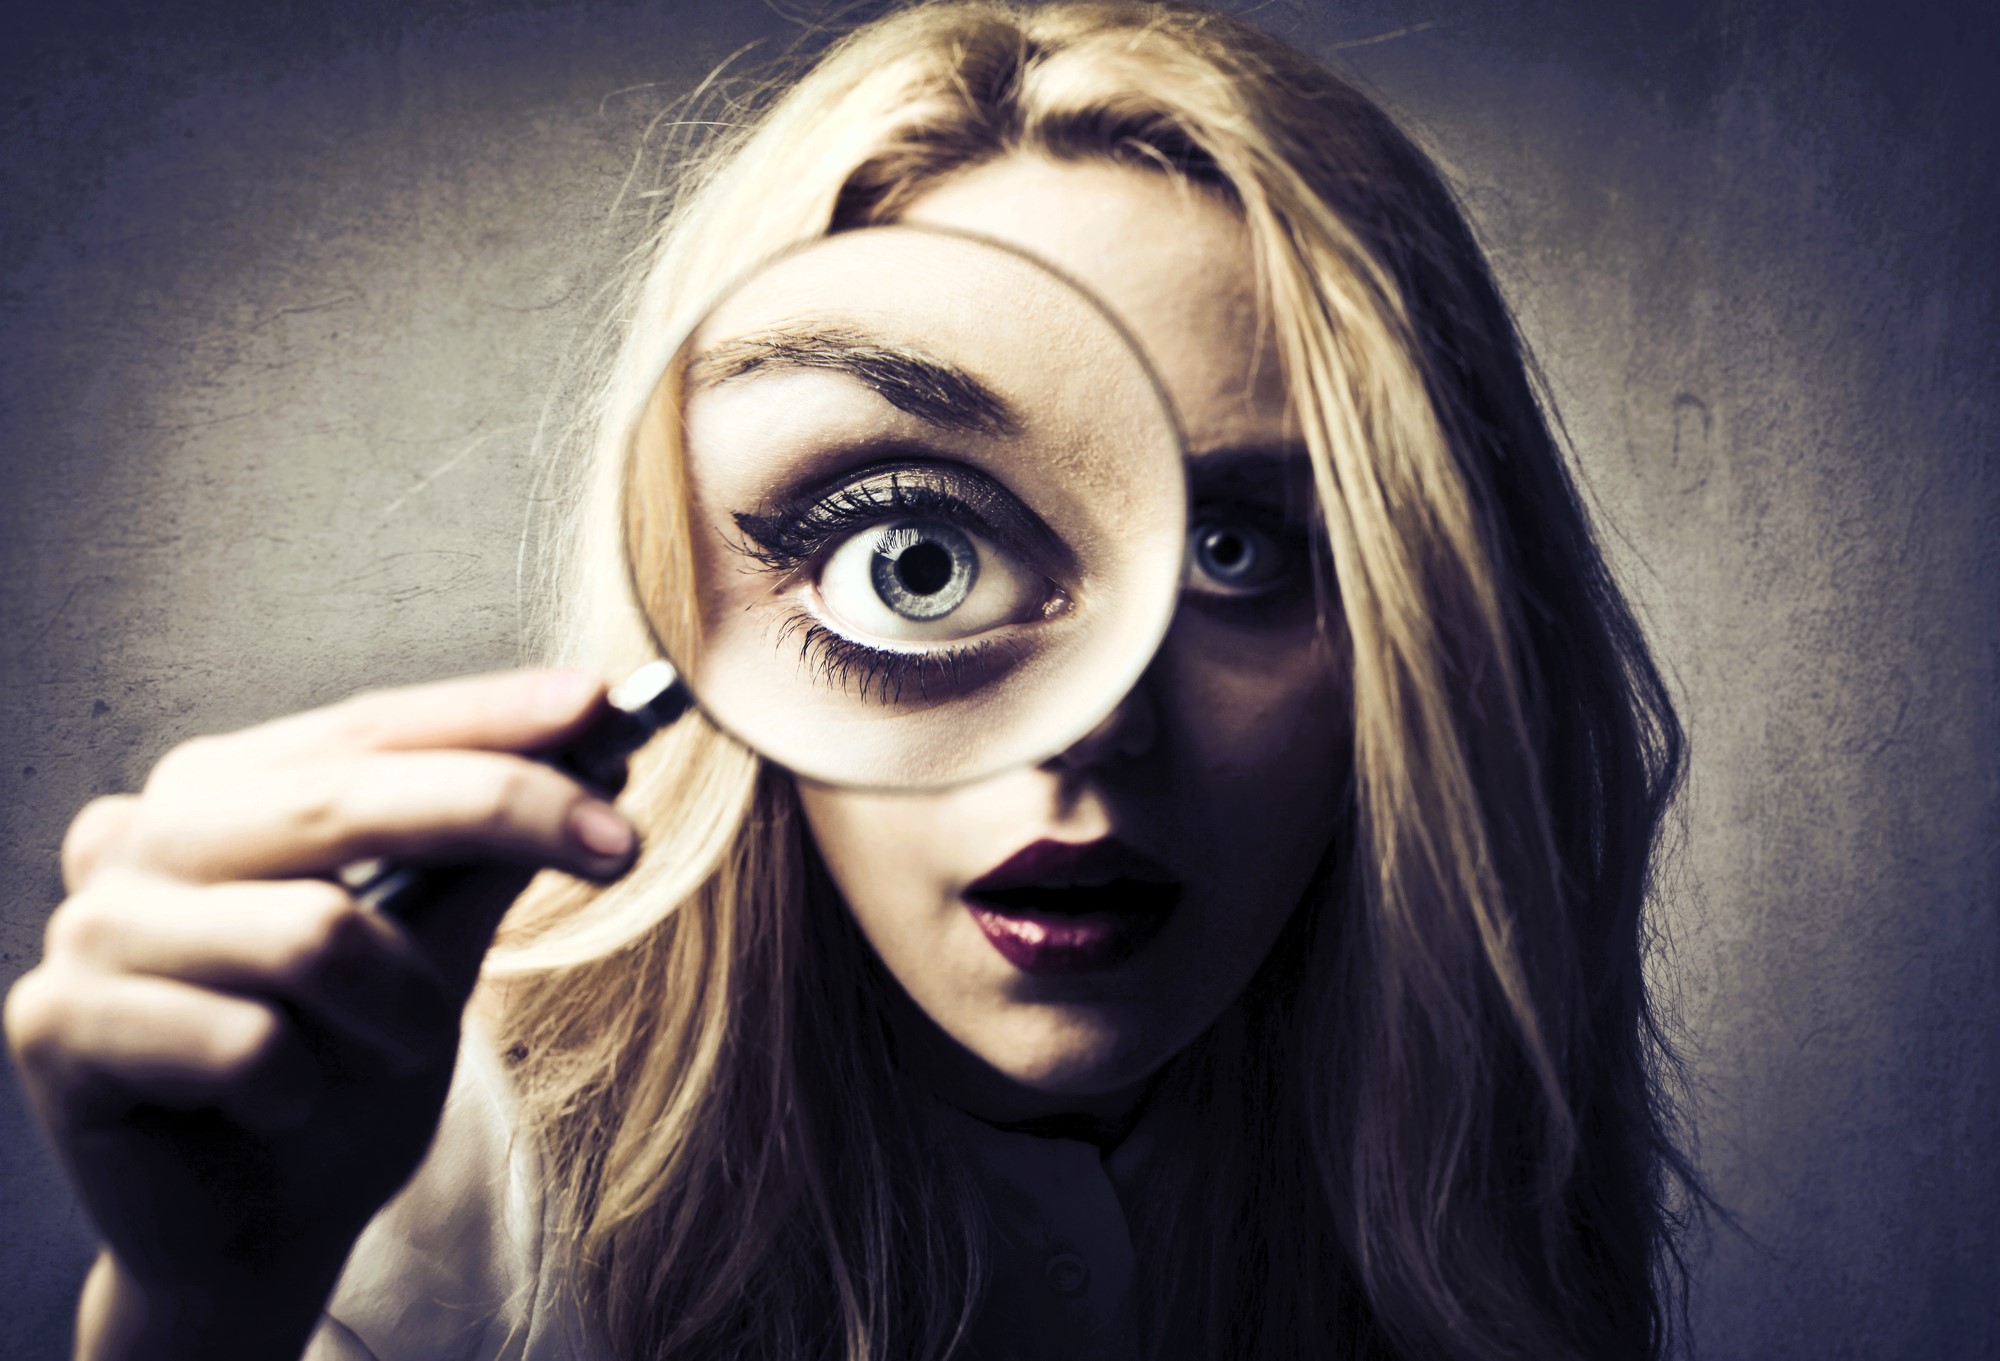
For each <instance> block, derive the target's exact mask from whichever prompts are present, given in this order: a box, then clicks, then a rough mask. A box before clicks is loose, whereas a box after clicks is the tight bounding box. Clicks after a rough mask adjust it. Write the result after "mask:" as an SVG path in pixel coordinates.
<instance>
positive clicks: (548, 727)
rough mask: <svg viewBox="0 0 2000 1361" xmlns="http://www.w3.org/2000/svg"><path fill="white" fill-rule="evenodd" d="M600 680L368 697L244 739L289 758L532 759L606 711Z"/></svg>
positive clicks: (471, 679)
mask: <svg viewBox="0 0 2000 1361" xmlns="http://www.w3.org/2000/svg"><path fill="white" fill-rule="evenodd" d="M605 693H606V691H605V685H604V681H603V680H602V678H600V677H597V676H593V675H591V674H589V673H588V672H584V671H573V670H562V669H542V670H525V671H498V672H492V673H489V674H487V675H481V676H462V677H459V678H457V679H454V680H446V681H433V682H429V683H426V684H422V685H406V686H398V687H395V688H393V689H382V690H368V691H364V692H362V693H361V694H358V695H355V696H353V697H352V698H349V699H345V700H342V701H340V702H339V703H337V704H330V705H328V706H326V707H325V708H322V709H313V710H309V711H307V712H305V713H301V714H292V715H290V716H288V717H285V718H280V719H277V720H275V721H273V722H270V723H266V724H263V725H261V726H260V727H257V728H251V729H248V730H247V731H246V732H244V733H243V734H242V736H243V737H245V738H247V739H251V740H253V741H255V742H257V743H259V744H260V745H267V746H268V747H269V748H270V749H271V750H273V751H277V752H284V753H286V754H292V753H297V752H302V751H313V752H326V751H334V750H343V751H352V750H356V749H361V750H372V751H412V750H419V749H423V748H435V747H456V748H462V749H469V750H474V751H510V752H519V751H530V750H533V749H534V748H537V747H543V746H548V745H551V744H554V743H558V742H561V741H563V740H564V739H565V738H568V737H570V736H573V735H574V734H576V733H577V732H578V731H580V730H581V729H582V728H583V727H585V726H586V725H587V724H588V723H589V721H590V720H591V719H592V718H594V717H596V716H597V715H598V714H599V713H601V712H602V711H603V709H604V707H605V703H606V700H605Z"/></svg>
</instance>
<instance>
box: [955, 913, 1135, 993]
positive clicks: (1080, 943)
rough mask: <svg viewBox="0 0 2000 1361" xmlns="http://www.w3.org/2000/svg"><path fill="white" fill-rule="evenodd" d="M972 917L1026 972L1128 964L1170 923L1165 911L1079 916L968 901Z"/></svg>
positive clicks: (1069, 971) (1076, 970)
mask: <svg viewBox="0 0 2000 1361" xmlns="http://www.w3.org/2000/svg"><path fill="white" fill-rule="evenodd" d="M965 905H966V908H967V910H968V911H970V912H971V913H972V920H973V921H974V922H976V923H978V926H979V929H980V931H981V932H983V933H984V934H985V936H986V939H987V942H988V943H989V944H991V945H992V946H993V948H994V949H996V950H998V951H999V952H1000V954H1001V955H1002V957H1004V958H1005V959H1006V960H1007V962H1008V963H1009V964H1012V965H1013V966H1014V967H1015V968H1017V969H1019V970H1021V971H1022V972H1023V973H1032V974H1076V973H1091V972H1093V971H1095V970H1098V969H1109V968H1111V967H1113V966H1114V965H1118V964H1123V963H1124V962H1125V961H1126V960H1128V959H1130V958H1131V957H1132V956H1133V955H1135V954H1137V953H1138V952H1139V951H1140V950H1142V949H1144V948H1145V947H1146V944H1147V942H1149V941H1150V940H1152V939H1153V937H1154V936H1157V935H1158V934H1159V933H1160V928H1161V927H1163V926H1165V925H1166V924H1167V915H1168V914H1167V913H1165V912H1147V913H1135V912H1086V913H1081V914H1079V915H1076V916H1070V915H1068V914H1066V913H1065V914H1062V915H1057V914H1053V913H1040V912H1006V913H1002V912H997V911H995V910H994V909H993V908H992V907H990V906H987V905H985V904H983V903H981V902H980V901H979V900H978V899H977V898H970V899H967V900H966V904H965Z"/></svg>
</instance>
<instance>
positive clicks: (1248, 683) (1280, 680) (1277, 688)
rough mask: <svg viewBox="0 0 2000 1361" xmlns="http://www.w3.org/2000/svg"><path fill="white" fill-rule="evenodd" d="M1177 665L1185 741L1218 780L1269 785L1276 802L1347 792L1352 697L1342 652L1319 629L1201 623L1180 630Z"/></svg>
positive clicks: (1178, 717)
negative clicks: (1267, 628) (1319, 634)
mask: <svg viewBox="0 0 2000 1361" xmlns="http://www.w3.org/2000/svg"><path fill="white" fill-rule="evenodd" d="M1170 661H1171V665H1172V707H1173V710H1174V721H1175V723H1176V726H1177V727H1178V728H1179V732H1178V733H1177V734H1176V736H1177V738H1178V741H1179V742H1180V743H1181V744H1182V745H1184V746H1185V747H1186V749H1187V751H1188V754H1189V755H1190V756H1192V757H1193V759H1194V760H1195V761H1197V762H1198V763H1199V764H1200V766H1201V768H1202V769H1203V771H1205V772H1206V773H1207V775H1208V776H1209V778H1210V780H1212V781H1219V782H1225V783H1229V784H1233V785H1245V786H1251V787H1262V786H1266V785H1268V786H1269V791H1268V792H1269V793H1270V794H1271V796H1272V797H1274V798H1290V799H1296V798H1299V797H1300V796H1317V795H1320V794H1337V793H1338V792H1339V786H1340V785H1341V784H1342V782H1344V780H1345V778H1346V771H1347V750H1348V743H1347V729H1348V715H1347V709H1348V694H1347V685H1346V667H1345V665H1344V663H1343V661H1342V659H1341V658H1340V657H1339V655H1338V654H1337V652H1336V649H1335V648H1334V647H1333V646H1331V645H1330V644H1328V643H1326V642H1324V641H1323V640H1321V639H1319V638H1318V637H1317V636H1316V635H1315V634H1314V633H1313V632H1312V631H1311V630H1310V629H1285V630H1275V631H1259V630H1250V629H1237V628H1231V627H1229V626H1227V625H1223V624H1217V623H1212V622H1207V621H1202V620H1199V619H1192V620H1190V621H1188V623H1187V625H1185V626H1183V627H1177V629H1176V637H1175V639H1174V642H1173V646H1172V653H1171V657H1170ZM1314 801H1316V799H1315V800H1314Z"/></svg>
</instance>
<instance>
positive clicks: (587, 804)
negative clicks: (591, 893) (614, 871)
mask: <svg viewBox="0 0 2000 1361" xmlns="http://www.w3.org/2000/svg"><path fill="white" fill-rule="evenodd" d="M569 834H570V839H571V840H573V841H575V842H576V844H577V845H578V846H580V847H581V848H582V849H583V851H584V853H585V854H587V855H589V856H590V857H591V858H592V859H594V860H601V861H605V862H608V863H607V864H606V866H605V867H606V868H615V867H616V866H619V865H622V864H624V863H625V860H626V858H627V857H628V856H630V855H631V854H632V847H633V846H634V845H635V844H636V843H637V842H638V839H639V837H638V833H636V832H634V831H633V830H632V824H631V823H629V822H627V821H626V820H625V818H624V815H623V814H621V813H620V812H619V811H618V810H617V809H616V808H613V807H612V806H611V805H610V804H608V803H599V802H598V801H597V800H596V799H581V800H579V801H578V802H577V804H576V806H575V807H573V808H571V809H570V810H569Z"/></svg>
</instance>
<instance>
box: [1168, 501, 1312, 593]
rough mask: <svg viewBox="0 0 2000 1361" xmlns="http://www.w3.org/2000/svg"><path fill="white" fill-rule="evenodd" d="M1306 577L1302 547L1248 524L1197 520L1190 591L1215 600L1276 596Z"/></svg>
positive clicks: (1192, 536)
mask: <svg viewBox="0 0 2000 1361" xmlns="http://www.w3.org/2000/svg"><path fill="white" fill-rule="evenodd" d="M1301 572H1302V555H1301V553H1300V552H1299V549H1298V546H1297V545H1294V544H1290V543H1287V542H1286V541H1285V540H1284V539H1283V538H1281V537H1280V536H1279V535H1278V534H1276V533H1274V532H1273V531H1271V530H1269V529H1266V528H1264V527H1262V526H1259V525H1257V524H1254V523H1252V522H1250V521H1248V520H1244V519H1227V518H1207V519H1198V520H1196V521H1195V523H1194V526H1193V528H1192V529H1191V530H1190V531H1189V535H1188V580H1187V589H1188V590H1189V591H1190V592H1192V593H1194V594H1195V595H1199V596H1206V597H1208V598H1210V599H1215V600H1224V601H1227V600H1251V599H1261V598H1263V597H1266V596H1271V595H1275V594H1277V593H1278V592H1280V591H1282V590H1284V589H1285V588H1286V587H1288V586H1290V585H1293V584H1295V580H1296V579H1297V578H1298V577H1299V576H1300V574H1301Z"/></svg>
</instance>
